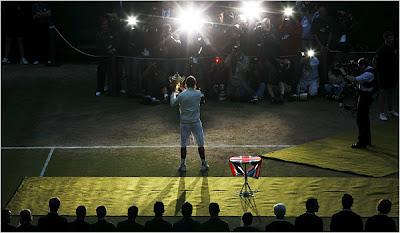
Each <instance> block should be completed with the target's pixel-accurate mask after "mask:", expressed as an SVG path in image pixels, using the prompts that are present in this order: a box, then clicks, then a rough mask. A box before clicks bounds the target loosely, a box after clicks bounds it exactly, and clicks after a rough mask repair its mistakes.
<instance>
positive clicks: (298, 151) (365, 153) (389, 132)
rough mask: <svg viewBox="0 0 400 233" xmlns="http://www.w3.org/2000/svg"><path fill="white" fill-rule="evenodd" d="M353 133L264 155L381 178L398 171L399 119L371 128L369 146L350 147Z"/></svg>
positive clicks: (354, 136) (354, 138) (353, 136)
mask: <svg viewBox="0 0 400 233" xmlns="http://www.w3.org/2000/svg"><path fill="white" fill-rule="evenodd" d="M356 135H357V134H356V133H346V134H341V135H337V136H333V137H328V138H324V139H321V140H317V141H312V142H309V143H305V144H302V145H299V146H294V147H291V148H287V149H282V150H279V151H274V152H271V153H268V154H265V155H264V156H265V157H268V158H276V159H280V160H284V161H289V162H296V163H301V164H309V165H313V166H318V167H322V168H329V169H333V170H337V171H346V172H352V173H356V174H360V175H367V176H373V177H383V176H386V175H390V174H394V173H396V172H398V171H399V168H398V165H399V152H398V148H399V144H398V143H399V138H398V122H397V121H396V122H395V121H392V122H387V123H385V124H383V125H380V126H376V127H373V128H372V144H373V146H372V147H368V149H358V150H356V149H352V148H351V147H350V145H351V143H352V142H355V140H356Z"/></svg>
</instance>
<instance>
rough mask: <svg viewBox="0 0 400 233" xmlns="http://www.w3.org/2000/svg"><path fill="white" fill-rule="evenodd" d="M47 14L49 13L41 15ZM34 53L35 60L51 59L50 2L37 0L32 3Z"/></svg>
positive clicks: (44, 60)
mask: <svg viewBox="0 0 400 233" xmlns="http://www.w3.org/2000/svg"><path fill="white" fill-rule="evenodd" d="M39 14H47V15H39ZM32 15H33V20H32V31H33V33H32V41H33V47H32V53H33V56H34V61H42V62H46V61H48V60H50V59H49V52H50V50H49V42H50V29H49V26H50V25H52V24H53V23H52V19H51V9H50V6H49V4H46V3H43V2H35V3H34V4H33V5H32Z"/></svg>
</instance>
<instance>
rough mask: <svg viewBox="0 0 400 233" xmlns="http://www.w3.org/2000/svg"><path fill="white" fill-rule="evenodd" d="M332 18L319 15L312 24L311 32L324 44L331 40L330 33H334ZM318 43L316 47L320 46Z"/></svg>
mask: <svg viewBox="0 0 400 233" xmlns="http://www.w3.org/2000/svg"><path fill="white" fill-rule="evenodd" d="M332 30H333V29H332V20H331V19H330V18H329V17H321V16H320V17H318V18H316V19H314V21H313V23H312V25H311V33H312V34H313V35H315V36H317V38H318V39H319V41H320V42H321V44H322V45H323V46H326V44H327V43H328V42H329V41H328V39H329V34H330V33H332ZM318 46H319V44H317V45H316V46H315V47H318Z"/></svg>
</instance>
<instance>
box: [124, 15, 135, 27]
mask: <svg viewBox="0 0 400 233" xmlns="http://www.w3.org/2000/svg"><path fill="white" fill-rule="evenodd" d="M125 21H126V22H127V23H128V26H130V27H131V29H134V28H135V26H136V25H137V23H138V20H137V17H135V16H128V19H127V20H125Z"/></svg>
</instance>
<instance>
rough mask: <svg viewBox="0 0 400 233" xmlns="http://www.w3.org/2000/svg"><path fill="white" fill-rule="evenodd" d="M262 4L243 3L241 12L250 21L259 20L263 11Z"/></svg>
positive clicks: (256, 2)
mask: <svg viewBox="0 0 400 233" xmlns="http://www.w3.org/2000/svg"><path fill="white" fill-rule="evenodd" d="M261 3H262V2H261V1H244V2H242V7H241V8H240V12H241V14H242V15H243V17H246V19H248V20H251V19H258V18H260V15H261V12H262V11H263V10H262V8H261Z"/></svg>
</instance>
